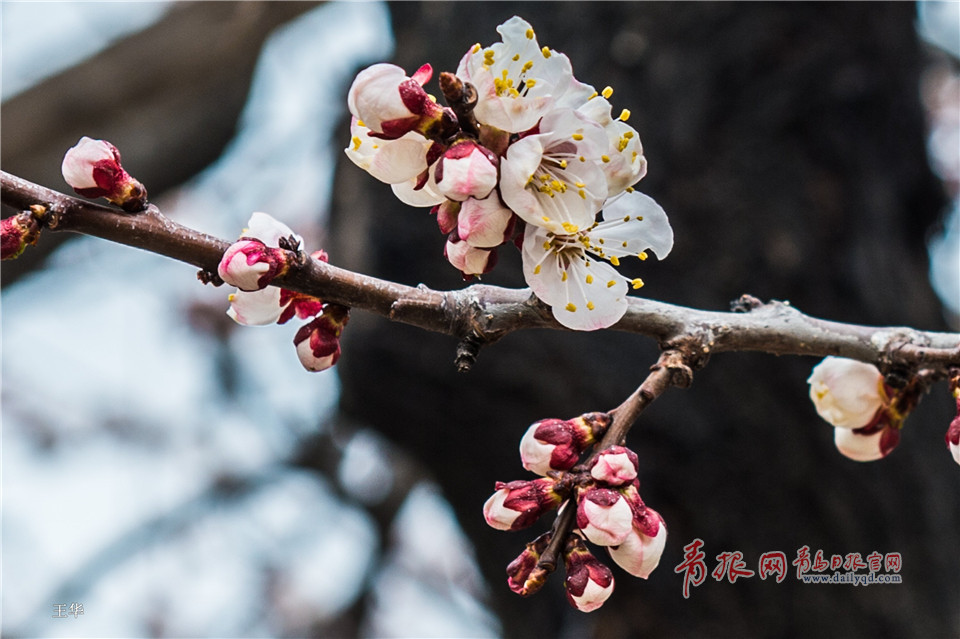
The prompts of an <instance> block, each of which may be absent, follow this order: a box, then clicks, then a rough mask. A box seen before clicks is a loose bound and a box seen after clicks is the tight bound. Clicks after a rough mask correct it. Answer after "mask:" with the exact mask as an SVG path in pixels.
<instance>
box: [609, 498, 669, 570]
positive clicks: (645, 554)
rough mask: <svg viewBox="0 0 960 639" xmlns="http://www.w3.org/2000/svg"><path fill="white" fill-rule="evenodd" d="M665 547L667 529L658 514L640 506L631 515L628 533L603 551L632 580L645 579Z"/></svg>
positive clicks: (655, 565) (657, 562) (658, 560)
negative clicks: (640, 511)
mask: <svg viewBox="0 0 960 639" xmlns="http://www.w3.org/2000/svg"><path fill="white" fill-rule="evenodd" d="M666 544H667V526H666V524H665V523H664V521H663V517H661V516H660V513H658V512H657V511H655V510H653V509H652V508H647V507H644V508H643V511H642V514H640V515H636V514H635V516H634V521H633V528H632V530H631V531H630V534H629V535H627V537H626V538H625V539H624V540H623V541H622V542H621V543H620V544H619V545H617V546H611V547H609V548H608V549H607V550H608V552H609V553H610V557H611V558H612V559H613V560H614V561H615V562H616V563H617V565H618V566H620V567H621V568H623V569H624V570H626V571H627V572H628V573H630V574H631V575H633V576H634V577H640V578H641V579H646V578H647V577H649V576H650V573H652V572H653V570H654V569H655V568H656V567H657V565H659V563H660V557H661V556H662V555H663V549H664V547H665V546H666Z"/></svg>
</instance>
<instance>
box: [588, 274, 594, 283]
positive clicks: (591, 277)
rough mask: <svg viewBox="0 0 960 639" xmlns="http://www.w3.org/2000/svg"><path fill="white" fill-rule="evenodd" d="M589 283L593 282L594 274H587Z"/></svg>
mask: <svg viewBox="0 0 960 639" xmlns="http://www.w3.org/2000/svg"><path fill="white" fill-rule="evenodd" d="M587 284H593V275H587Z"/></svg>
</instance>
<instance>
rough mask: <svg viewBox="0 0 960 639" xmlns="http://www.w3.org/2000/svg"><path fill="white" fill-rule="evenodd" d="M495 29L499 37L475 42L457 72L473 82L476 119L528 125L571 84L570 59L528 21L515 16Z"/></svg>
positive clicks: (520, 127) (511, 126) (514, 128)
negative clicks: (491, 42) (542, 40)
mask: <svg viewBox="0 0 960 639" xmlns="http://www.w3.org/2000/svg"><path fill="white" fill-rule="evenodd" d="M497 31H498V32H499V33H500V35H501V36H502V37H503V42H498V43H496V44H494V45H492V46H490V47H488V48H483V47H481V46H480V45H479V44H476V45H474V46H473V47H472V48H471V49H470V51H468V52H467V54H466V55H465V56H463V59H462V60H461V61H460V65H459V67H458V68H457V76H458V77H459V78H460V79H461V80H463V81H465V82H470V83H471V84H473V86H474V87H476V89H477V93H478V101H477V106H476V108H475V109H474V113H475V114H476V116H477V119H478V120H479V121H480V122H482V123H484V124H489V125H492V126H495V127H497V128H498V129H503V130H504V131H509V132H510V133H519V132H522V131H527V130H528V129H530V128H532V127H533V126H535V125H536V124H537V121H538V120H539V119H540V118H541V117H543V116H544V115H545V114H546V112H547V111H548V110H549V109H550V108H551V106H552V105H553V103H554V100H555V97H556V96H557V95H559V94H561V93H562V92H563V91H565V90H566V87H567V86H568V85H569V84H570V81H571V78H572V77H573V71H572V67H571V66H570V60H569V59H567V56H565V55H563V54H562V53H557V52H556V51H553V50H551V49H548V48H547V47H541V46H540V45H539V44H538V43H537V38H536V35H535V34H534V32H533V28H532V27H531V26H530V23H529V22H527V21H526V20H524V19H522V18H519V17H517V16H514V17H513V18H510V19H509V20H507V21H506V22H504V23H503V24H501V25H500V26H499V27H497Z"/></svg>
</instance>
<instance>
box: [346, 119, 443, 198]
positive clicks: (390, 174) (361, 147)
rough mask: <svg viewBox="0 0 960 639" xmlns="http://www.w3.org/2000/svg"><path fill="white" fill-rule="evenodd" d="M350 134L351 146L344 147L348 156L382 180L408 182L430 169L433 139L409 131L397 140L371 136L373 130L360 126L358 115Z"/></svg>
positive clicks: (396, 182) (395, 182)
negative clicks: (428, 155)
mask: <svg viewBox="0 0 960 639" xmlns="http://www.w3.org/2000/svg"><path fill="white" fill-rule="evenodd" d="M350 133H351V140H350V146H348V147H347V148H346V149H344V152H345V153H346V154H347V157H348V158H350V161H351V162H353V163H354V164H356V165H357V166H359V167H360V168H361V169H363V170H365V171H367V172H368V173H370V175H372V176H373V177H375V178H376V179H378V180H380V181H381V182H386V183H387V184H399V183H400V182H406V181H407V180H411V179H413V178H415V177H417V176H418V175H420V174H421V173H423V171H424V170H425V169H426V168H427V150H428V149H429V148H430V142H429V141H427V140H426V139H424V137H423V136H422V135H417V134H416V133H407V134H406V135H404V136H403V137H401V138H399V139H397V140H381V139H379V138H372V137H370V136H369V133H370V129H368V128H366V127H363V126H360V125H359V124H358V122H357V119H356V118H353V123H352V124H351V126H350Z"/></svg>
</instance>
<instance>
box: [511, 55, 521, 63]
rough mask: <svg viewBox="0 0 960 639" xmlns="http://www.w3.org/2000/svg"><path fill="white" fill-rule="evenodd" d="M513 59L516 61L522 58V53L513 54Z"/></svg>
mask: <svg viewBox="0 0 960 639" xmlns="http://www.w3.org/2000/svg"><path fill="white" fill-rule="evenodd" d="M512 59H513V61H514V62H516V61H517V60H519V59H520V54H519V53H515V54H513V58H512Z"/></svg>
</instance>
